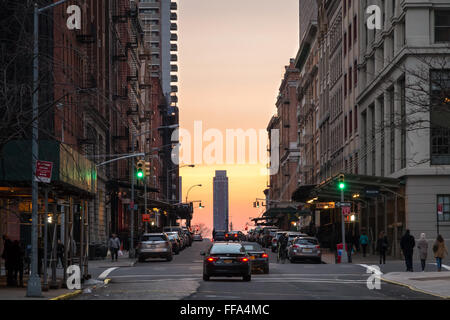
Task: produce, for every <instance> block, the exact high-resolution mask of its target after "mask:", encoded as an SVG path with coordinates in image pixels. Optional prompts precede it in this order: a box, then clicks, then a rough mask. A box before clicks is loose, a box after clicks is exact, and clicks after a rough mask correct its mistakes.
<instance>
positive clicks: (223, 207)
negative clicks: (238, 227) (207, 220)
mask: <svg viewBox="0 0 450 320" xmlns="http://www.w3.org/2000/svg"><path fill="white" fill-rule="evenodd" d="M213 188H214V190H213V206H214V207H213V218H214V223H213V225H214V229H215V230H216V231H217V230H225V231H228V221H229V212H228V208H229V207H228V206H229V201H228V177H227V172H226V171H222V170H216V176H215V177H214V178H213Z"/></svg>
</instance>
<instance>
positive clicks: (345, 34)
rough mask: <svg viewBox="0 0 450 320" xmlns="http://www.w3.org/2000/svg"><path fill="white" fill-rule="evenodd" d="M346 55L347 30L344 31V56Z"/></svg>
mask: <svg viewBox="0 0 450 320" xmlns="http://www.w3.org/2000/svg"><path fill="white" fill-rule="evenodd" d="M345 55H347V32H346V33H344V56H345Z"/></svg>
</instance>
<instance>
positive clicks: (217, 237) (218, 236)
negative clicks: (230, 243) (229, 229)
mask: <svg viewBox="0 0 450 320" xmlns="http://www.w3.org/2000/svg"><path fill="white" fill-rule="evenodd" d="M225 234H226V231H225V230H217V231H216V233H215V234H214V238H213V240H214V241H226V239H225Z"/></svg>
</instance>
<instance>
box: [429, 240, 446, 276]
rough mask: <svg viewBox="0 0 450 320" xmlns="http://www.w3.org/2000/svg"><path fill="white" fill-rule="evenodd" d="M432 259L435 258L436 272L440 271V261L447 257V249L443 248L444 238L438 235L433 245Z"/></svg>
mask: <svg viewBox="0 0 450 320" xmlns="http://www.w3.org/2000/svg"><path fill="white" fill-rule="evenodd" d="M433 252H434V257H435V258H436V264H437V268H438V271H439V272H441V271H442V259H444V258H445V257H446V256H447V255H448V251H447V247H446V246H445V241H444V238H443V237H442V236H441V235H438V237H437V239H436V241H435V243H434V245H433Z"/></svg>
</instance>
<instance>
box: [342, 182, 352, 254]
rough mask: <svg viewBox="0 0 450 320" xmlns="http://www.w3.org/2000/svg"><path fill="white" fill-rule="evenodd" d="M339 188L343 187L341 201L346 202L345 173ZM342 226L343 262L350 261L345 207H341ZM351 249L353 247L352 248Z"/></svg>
mask: <svg viewBox="0 0 450 320" xmlns="http://www.w3.org/2000/svg"><path fill="white" fill-rule="evenodd" d="M339 189H341V203H343V202H344V190H345V180H344V175H343V174H341V175H340V176H339ZM341 220H342V223H341V227H342V256H341V262H342V263H348V254H347V249H346V243H345V216H344V208H343V207H342V208H341ZM350 250H351V249H350Z"/></svg>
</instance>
